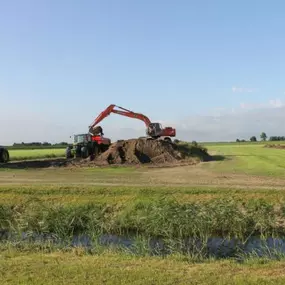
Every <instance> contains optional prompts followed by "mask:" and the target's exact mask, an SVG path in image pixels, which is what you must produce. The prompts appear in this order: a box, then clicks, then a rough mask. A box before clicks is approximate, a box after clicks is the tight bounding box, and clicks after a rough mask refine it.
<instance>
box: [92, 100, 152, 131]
mask: <svg viewBox="0 0 285 285" xmlns="http://www.w3.org/2000/svg"><path fill="white" fill-rule="evenodd" d="M116 107H117V108H118V109H121V110H123V111H120V110H116V109H115V108H116ZM111 113H115V114H119V115H122V116H125V117H129V118H134V119H139V120H141V121H143V122H144V123H145V125H146V127H148V126H149V124H151V121H150V119H149V118H148V117H146V116H145V115H143V114H139V113H135V112H133V111H130V110H128V109H125V108H123V107H119V106H116V105H114V104H111V105H110V106H109V107H107V108H106V109H105V110H104V111H103V112H101V113H100V114H99V116H98V117H97V118H96V119H95V120H94V122H93V123H92V124H91V125H90V126H89V128H90V129H93V128H94V127H95V126H96V125H98V124H99V123H100V122H101V121H102V120H103V119H105V118H106V117H108V116H109V115H110V114H111Z"/></svg>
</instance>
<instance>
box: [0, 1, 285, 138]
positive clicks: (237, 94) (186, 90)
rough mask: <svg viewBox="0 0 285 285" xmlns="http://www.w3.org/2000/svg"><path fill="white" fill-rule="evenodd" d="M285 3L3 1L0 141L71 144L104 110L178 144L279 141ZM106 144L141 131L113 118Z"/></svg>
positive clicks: (283, 90)
mask: <svg viewBox="0 0 285 285" xmlns="http://www.w3.org/2000/svg"><path fill="white" fill-rule="evenodd" d="M284 9H285V2H284V1H281V0H280V1H254V0H252V1H245V0H240V1H226V0H223V1H222V0H217V1H212V0H208V1H191V0H178V1H167V0H166V1H165V0H144V1H132V0H120V1H115V0H106V1H99V0H98V1H97V0H82V1H75V0H74V1H72V0H60V1H58V0H41V1H38V0H28V1H22V0H9V1H1V0H0V43H1V44H0V99H1V102H0V107H1V109H0V120H1V128H0V144H11V143H13V142H22V141H24V142H30V141H50V142H57V141H70V139H69V137H70V136H71V135H73V134H74V133H84V132H87V131H88V126H89V124H90V123H91V122H92V121H93V119H94V118H95V117H96V116H97V115H98V114H99V113H100V112H101V111H102V110H103V109H105V108H106V107H107V106H108V105H109V104H112V103H114V104H117V105H119V106H123V107H125V108H128V109H131V110H134V111H136V112H141V113H144V114H145V115H147V116H149V118H150V119H151V120H152V121H160V122H163V124H164V125H173V126H175V127H176V128H177V138H180V139H185V140H197V141H213V140H218V141H224V140H235V139H236V138H245V139H249V137H250V136H251V135H256V136H258V137H259V135H260V132H262V131H265V132H266V133H267V134H268V135H269V136H270V135H285V132H284V131H283V128H282V125H283V121H284V119H285V117H284V116H285V115H283V114H284V103H285V83H284V75H285V53H284V50H285V37H284V30H285V17H284ZM101 125H102V126H103V128H104V131H105V135H106V136H108V137H110V138H111V139H112V140H116V139H119V138H132V137H136V136H142V135H144V134H145V127H144V124H143V123H142V122H140V121H136V120H131V119H129V118H124V117H120V116H118V115H115V114H113V115H111V116H110V117H108V118H107V119H106V120H105V121H103V122H102V124H101Z"/></svg>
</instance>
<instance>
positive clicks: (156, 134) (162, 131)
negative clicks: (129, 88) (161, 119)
mask: <svg viewBox="0 0 285 285" xmlns="http://www.w3.org/2000/svg"><path fill="white" fill-rule="evenodd" d="M116 107H117V109H119V110H117V109H115V108H116ZM111 113H115V114H118V115H122V116H126V117H129V118H133V119H138V120H141V121H143V122H144V123H145V125H146V135H147V136H149V137H151V138H153V139H158V138H163V139H164V140H166V141H171V138H170V137H175V136H176V129H174V128H172V127H166V128H163V127H162V126H161V124H160V123H152V122H151V121H150V119H149V118H148V117H147V116H145V115H143V114H140V113H135V112H133V111H130V110H128V109H125V108H123V107H119V106H116V105H114V104H111V105H110V106H109V107H107V108H106V110H104V111H103V112H102V113H100V115H99V116H98V117H97V118H96V119H95V120H94V122H93V123H92V124H91V125H90V126H89V133H90V134H91V135H93V136H95V135H98V132H99V133H101V135H104V134H103V130H102V128H101V127H98V126H97V125H98V124H99V123H100V122H101V121H102V120H103V119H105V118H106V117H107V116H109V115H110V114H111ZM96 126H97V127H96Z"/></svg>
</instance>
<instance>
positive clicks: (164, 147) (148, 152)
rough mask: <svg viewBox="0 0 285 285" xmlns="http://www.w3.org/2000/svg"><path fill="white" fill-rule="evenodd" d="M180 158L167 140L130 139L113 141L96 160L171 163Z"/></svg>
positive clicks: (106, 161)
mask: <svg viewBox="0 0 285 285" xmlns="http://www.w3.org/2000/svg"><path fill="white" fill-rule="evenodd" d="M182 158H183V155H182V154H181V152H179V151H178V150H177V149H175V145H174V144H171V143H169V142H165V141H163V140H151V139H150V140H147V139H132V140H126V141H118V142H116V143H113V144H112V145H111V146H110V148H109V149H108V150H107V151H106V152H104V153H102V154H101V155H100V156H99V157H98V158H97V159H96V161H97V162H99V161H100V162H105V163H107V164H141V163H167V162H168V163H169V162H170V163H171V162H175V161H177V160H181V159H182Z"/></svg>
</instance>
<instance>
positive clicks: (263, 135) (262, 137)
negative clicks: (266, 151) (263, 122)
mask: <svg viewBox="0 0 285 285" xmlns="http://www.w3.org/2000/svg"><path fill="white" fill-rule="evenodd" d="M260 138H261V139H262V140H263V141H266V139H267V135H266V133H264V132H262V133H261V135H260Z"/></svg>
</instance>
